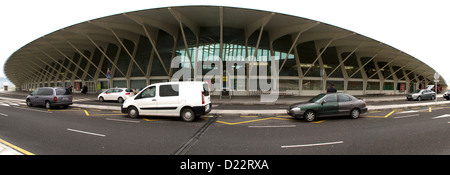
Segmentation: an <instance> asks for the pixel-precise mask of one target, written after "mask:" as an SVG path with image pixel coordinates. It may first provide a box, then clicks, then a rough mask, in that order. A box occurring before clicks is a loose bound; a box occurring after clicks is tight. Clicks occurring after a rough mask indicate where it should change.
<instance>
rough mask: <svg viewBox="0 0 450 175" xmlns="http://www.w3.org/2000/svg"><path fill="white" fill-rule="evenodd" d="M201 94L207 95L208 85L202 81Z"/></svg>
mask: <svg viewBox="0 0 450 175" xmlns="http://www.w3.org/2000/svg"><path fill="white" fill-rule="evenodd" d="M203 95H204V96H209V87H208V83H204V84H203Z"/></svg>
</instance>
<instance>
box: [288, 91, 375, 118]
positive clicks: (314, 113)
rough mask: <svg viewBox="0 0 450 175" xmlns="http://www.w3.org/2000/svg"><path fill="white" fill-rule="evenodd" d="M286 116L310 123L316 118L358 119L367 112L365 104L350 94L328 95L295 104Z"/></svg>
mask: <svg viewBox="0 0 450 175" xmlns="http://www.w3.org/2000/svg"><path fill="white" fill-rule="evenodd" d="M286 112H287V114H289V115H290V116H293V117H295V118H303V119H304V120H305V121H308V122H311V121H314V120H315V119H317V118H318V117H326V116H348V115H349V116H350V117H351V118H354V119H356V118H358V117H359V115H360V114H362V113H365V112H367V107H366V103H365V102H364V101H363V100H360V99H357V98H355V97H353V96H352V95H350V94H345V93H329V94H319V95H317V96H315V97H313V98H311V100H309V101H307V102H302V103H295V104H293V105H291V106H289V108H288V109H287V111H286Z"/></svg>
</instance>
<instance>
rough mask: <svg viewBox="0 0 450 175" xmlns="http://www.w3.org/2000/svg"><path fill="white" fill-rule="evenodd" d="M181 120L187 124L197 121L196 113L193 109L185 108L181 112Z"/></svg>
mask: <svg viewBox="0 0 450 175" xmlns="http://www.w3.org/2000/svg"><path fill="white" fill-rule="evenodd" d="M180 117H181V119H183V121H185V122H192V121H194V119H195V113H194V111H192V109H191V108H185V109H183V111H181V116H180Z"/></svg>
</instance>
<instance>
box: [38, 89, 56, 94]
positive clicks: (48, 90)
mask: <svg viewBox="0 0 450 175" xmlns="http://www.w3.org/2000/svg"><path fill="white" fill-rule="evenodd" d="M38 95H53V90H52V89H45V88H42V89H39V90H38Z"/></svg>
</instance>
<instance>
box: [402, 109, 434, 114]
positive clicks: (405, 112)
mask: <svg viewBox="0 0 450 175" xmlns="http://www.w3.org/2000/svg"><path fill="white" fill-rule="evenodd" d="M427 110H428V109H427ZM414 112H419V111H404V112H398V113H397V114H407V113H414Z"/></svg>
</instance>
